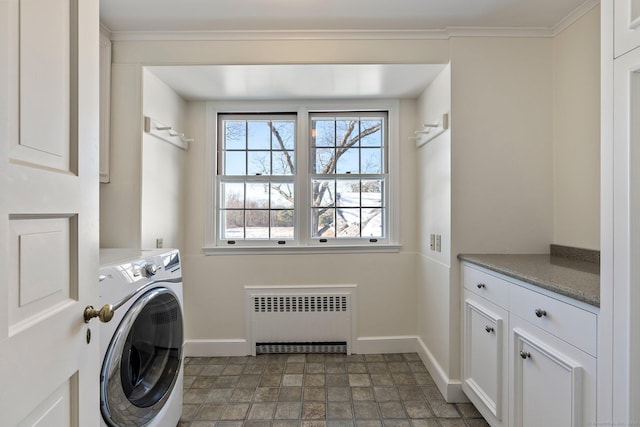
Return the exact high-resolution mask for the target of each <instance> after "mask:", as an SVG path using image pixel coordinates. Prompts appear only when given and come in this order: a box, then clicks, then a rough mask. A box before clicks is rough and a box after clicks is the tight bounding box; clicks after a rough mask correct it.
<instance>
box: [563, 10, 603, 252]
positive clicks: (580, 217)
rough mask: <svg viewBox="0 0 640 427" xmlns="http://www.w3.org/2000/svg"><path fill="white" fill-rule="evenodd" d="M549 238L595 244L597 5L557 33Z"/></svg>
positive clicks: (597, 228)
mask: <svg viewBox="0 0 640 427" xmlns="http://www.w3.org/2000/svg"><path fill="white" fill-rule="evenodd" d="M553 70H554V85H553V88H554V99H553V101H554V102H553V104H554V105H553V107H554V126H553V133H554V135H553V139H554V236H553V242H554V243H557V244H561V245H567V246H577V247H581V248H587V249H596V250H599V249H600V8H599V7H595V8H593V9H591V11H590V12H589V13H587V14H586V15H585V16H584V17H583V18H582V19H580V20H579V21H577V22H575V23H574V24H573V25H571V26H569V27H568V28H566V29H565V30H564V31H562V32H561V33H560V34H558V35H557V36H556V37H555V38H554V41H553Z"/></svg>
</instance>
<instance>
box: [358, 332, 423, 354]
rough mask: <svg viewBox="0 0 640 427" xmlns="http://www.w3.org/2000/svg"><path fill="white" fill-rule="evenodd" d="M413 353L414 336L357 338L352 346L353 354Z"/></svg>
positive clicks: (414, 346) (414, 348) (414, 345)
mask: <svg viewBox="0 0 640 427" xmlns="http://www.w3.org/2000/svg"><path fill="white" fill-rule="evenodd" d="M415 351H416V337H415V336H414V335H398V336H387V337H358V338H357V339H356V341H355V343H354V344H353V353H355V354H387V353H414V352H415Z"/></svg>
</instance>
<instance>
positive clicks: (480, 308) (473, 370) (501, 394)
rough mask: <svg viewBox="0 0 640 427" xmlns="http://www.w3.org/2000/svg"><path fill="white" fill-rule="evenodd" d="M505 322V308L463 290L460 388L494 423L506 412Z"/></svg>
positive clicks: (504, 419) (498, 423) (492, 423)
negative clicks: (462, 361) (461, 375)
mask: <svg viewBox="0 0 640 427" xmlns="http://www.w3.org/2000/svg"><path fill="white" fill-rule="evenodd" d="M506 325H507V312H506V311H505V310H504V309H502V308H500V307H498V306H497V305H495V304H492V303H491V302H489V301H487V300H486V299H484V298H482V297H479V296H476V295H475V294H473V293H471V292H469V291H465V293H464V346H463V348H464V351H465V354H464V357H463V360H464V366H463V381H462V389H463V390H464V392H465V393H466V394H467V396H469V398H470V399H471V401H472V402H473V403H474V404H475V406H476V407H478V408H481V413H482V415H483V416H484V417H485V419H487V420H491V425H494V426H499V425H503V424H504V423H503V421H504V422H506V415H507V411H506V405H505V403H504V402H505V398H506V392H507V382H506V380H507V376H506V369H505V368H506V367H507V366H508V365H507V361H508V359H507V354H506V351H507V340H508V331H507V330H506ZM503 373H504V374H503ZM505 425H506V424H505Z"/></svg>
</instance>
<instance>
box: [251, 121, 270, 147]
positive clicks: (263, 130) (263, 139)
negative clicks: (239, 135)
mask: <svg viewBox="0 0 640 427" xmlns="http://www.w3.org/2000/svg"><path fill="white" fill-rule="evenodd" d="M247 127H248V139H247V148H248V149H250V150H268V149H270V148H271V129H270V128H269V122H268V121H256V120H251V121H248V122H247Z"/></svg>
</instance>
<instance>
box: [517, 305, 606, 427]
mask: <svg viewBox="0 0 640 427" xmlns="http://www.w3.org/2000/svg"><path fill="white" fill-rule="evenodd" d="M510 321H511V322H512V329H511V345H510V347H511V350H512V353H511V355H510V358H511V370H510V374H511V375H510V378H511V380H510V388H511V393H510V394H511V397H512V399H513V402H512V407H511V423H510V425H512V426H514V427H515V426H518V427H520V426H522V427H538V426H539V427H546V426H566V427H570V426H571V427H581V426H583V425H594V424H593V423H595V419H596V418H595V358H593V357H592V356H589V355H588V354H586V353H583V352H581V351H580V350H578V349H576V348H575V347H573V346H571V345H569V344H567V343H564V342H562V341H559V340H558V339H557V338H555V337H553V336H552V335H550V334H548V333H546V332H544V331H542V330H537V328H535V327H534V326H531V325H527V324H526V322H524V321H522V320H521V319H518V318H517V317H516V316H512V317H511V319H510Z"/></svg>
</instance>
